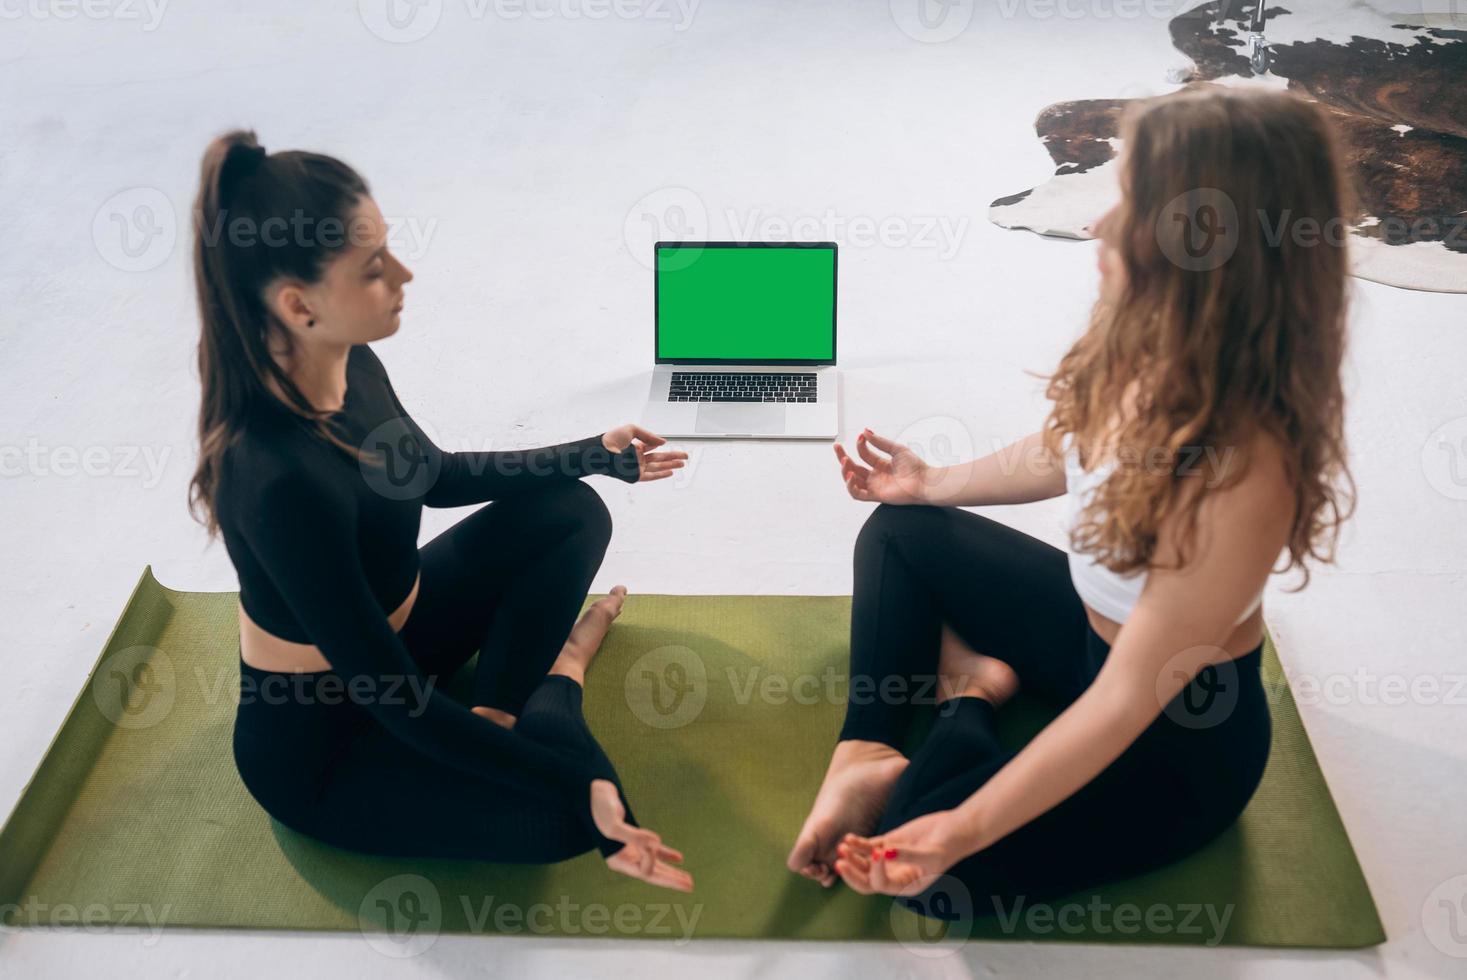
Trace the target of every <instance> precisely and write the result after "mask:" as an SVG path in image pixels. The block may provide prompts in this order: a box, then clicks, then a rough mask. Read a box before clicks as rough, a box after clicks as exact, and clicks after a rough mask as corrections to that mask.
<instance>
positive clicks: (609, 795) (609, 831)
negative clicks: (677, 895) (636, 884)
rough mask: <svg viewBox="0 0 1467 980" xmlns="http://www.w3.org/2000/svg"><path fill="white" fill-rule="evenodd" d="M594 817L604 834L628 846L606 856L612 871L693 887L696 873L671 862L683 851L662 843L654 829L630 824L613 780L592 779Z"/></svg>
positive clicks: (655, 882) (672, 885) (687, 888)
mask: <svg viewBox="0 0 1467 980" xmlns="http://www.w3.org/2000/svg"><path fill="white" fill-rule="evenodd" d="M591 816H592V818H594V819H595V821H596V829H597V830H599V831H601V834H602V836H604V837H609V838H611V839H612V840H619V841H621V842H622V843H623V844H625V845H626V846H625V847H623V848H622V849H621V850H619V851H617V852H616V853H615V854H613V855H611V856H610V857H609V858H607V859H606V866H607V867H608V868H610V869H611V870H612V871H616V872H619V873H621V874H624V875H627V876H628V877H631V878H638V879H640V880H642V881H645V882H647V883H648V884H652V885H661V886H662V887H664V888H672V889H675V890H676V891H680V892H690V891H692V890H693V876H692V875H690V874H688V873H687V872H686V871H684V870H683V869H682V868H674V867H673V866H672V865H671V864H669V863H668V862H669V861H675V862H677V863H678V864H681V863H682V860H683V855H682V852H681V851H678V850H676V849H674V848H671V847H668V846H667V845H666V844H664V843H662V838H661V837H660V836H659V835H658V834H657V833H655V832H654V831H651V830H648V829H647V828H645V827H634V826H632V825H631V824H629V823H627V810H626V807H625V806H623V805H622V802H621V795H620V794H619V793H617V791H616V784H615V783H613V782H612V781H611V780H609V779H593V780H591Z"/></svg>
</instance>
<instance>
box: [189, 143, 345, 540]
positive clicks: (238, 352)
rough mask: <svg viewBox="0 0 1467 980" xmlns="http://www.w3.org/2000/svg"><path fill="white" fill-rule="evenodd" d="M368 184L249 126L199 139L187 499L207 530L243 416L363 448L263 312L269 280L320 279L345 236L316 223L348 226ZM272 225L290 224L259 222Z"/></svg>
mask: <svg viewBox="0 0 1467 980" xmlns="http://www.w3.org/2000/svg"><path fill="white" fill-rule="evenodd" d="M370 193H371V192H370V190H369V189H368V187H367V182H366V181H365V180H364V179H363V178H362V177H361V176H360V175H359V174H357V172H356V171H354V170H353V169H352V168H351V167H349V166H347V165H346V164H345V163H342V162H341V161H340V160H337V159H335V158H333V157H329V156H323V155H321V154H316V153H306V152H303V151H300V150H286V151H282V152H279V153H266V152H265V149H264V148H263V147H262V146H260V144H259V142H258V141H257V140H256V139H255V134H254V132H253V131H252V130H246V129H239V130H234V131H232V132H228V133H225V134H224V135H222V136H219V137H217V138H216V139H215V140H214V141H213V142H211V143H210V144H209V147H208V149H207V150H205V151H204V160H203V166H202V168H201V170H200V174H199V192H198V197H197V198H196V199H195V202H194V208H193V223H194V245H193V259H194V286H195V289H196V292H197V294H198V303H199V319H200V323H201V327H202V330H201V333H200V335H199V348H198V350H199V381H200V384H201V386H202V388H203V400H202V405H201V407H200V411H199V463H198V467H197V469H195V471H194V476H193V479H192V480H191V481H190V482H189V499H188V504H189V511H190V513H191V514H193V516H194V518H195V519H196V520H200V522H201V523H203V524H204V525H205V527H206V528H207V529H208V532H209V536H210V537H211V538H212V537H214V536H215V535H216V534H218V532H219V521H218V517H217V515H216V513H215V508H214V495H215V492H216V491H217V489H218V484H219V470H220V465H221V462H222V458H223V455H224V452H225V450H226V449H228V448H229V446H231V445H233V444H234V443H235V442H237V441H238V439H239V435H240V432H241V430H242V429H243V427H244V423H245V420H247V419H248V418H250V417H251V416H253V415H255V414H257V413H261V412H282V411H283V412H286V413H289V414H292V415H295V416H296V417H297V418H298V419H299V420H301V421H302V422H303V423H305V424H307V425H309V426H310V428H311V430H312V431H313V432H314V433H315V434H316V435H319V436H320V437H321V438H322V439H325V440H326V441H327V442H329V443H331V444H333V445H335V446H338V447H340V448H341V449H342V450H343V451H345V452H347V453H349V454H350V455H352V456H355V457H356V458H358V459H362V458H363V454H362V453H361V452H359V451H358V450H357V449H356V448H355V447H353V446H351V445H349V444H347V443H346V442H343V441H342V440H341V439H340V438H339V437H338V436H337V435H336V434H335V433H334V432H332V430H331V427H330V425H329V422H328V416H329V415H330V414H331V413H329V412H322V411H318V410H317V409H316V408H315V407H314V406H313V405H312V404H311V403H310V401H309V400H308V399H307V398H306V397H305V396H304V395H303V394H301V391H300V389H299V388H297V387H296V385H295V382H293V381H292V380H291V379H290V377H289V376H288V375H287V374H286V373H285V372H284V371H282V370H281V368H280V365H279V364H277V363H276V362H275V359H274V358H273V357H272V356H271V355H270V343H269V341H270V340H271V339H272V338H273V339H276V340H278V341H279V342H280V343H281V344H283V345H284V346H285V348H286V349H287V350H289V349H290V346H291V335H290V333H289V331H287V330H286V329H285V327H284V326H283V325H281V324H280V323H278V322H277V321H276V320H275V318H274V317H273V315H272V314H271V313H270V310H269V308H268V307H267V305H266V303H265V290H266V287H267V286H269V285H271V284H272V283H274V282H276V281H277V280H279V279H291V280H295V281H298V282H302V283H306V284H310V283H316V282H319V281H320V280H321V277H322V275H323V274H324V271H325V267H326V264H327V262H328V260H329V259H330V258H331V257H332V255H333V254H334V253H336V252H338V251H340V250H341V248H342V247H343V246H344V245H345V244H346V236H345V235H344V234H342V235H337V236H334V237H333V236H329V235H327V234H325V233H324V232H321V233H319V234H318V233H317V232H318V230H320V229H321V228H322V223H323V222H327V221H330V222H332V223H337V222H339V224H337V225H336V227H338V228H342V229H345V228H346V227H347V225H348V222H349V221H350V218H351V212H352V211H353V209H354V208H355V207H356V205H357V203H358V202H359V201H360V200H361V199H362V198H364V197H366V196H368V195H369V194H370ZM328 227H329V226H328ZM269 228H279V229H290V230H291V231H290V233H288V234H285V235H278V236H273V237H272V236H269V235H266V234H263V233H262V230H263V229H269ZM302 229H304V230H305V233H304V234H302V233H301V230H302ZM270 382H273V383H274V388H273V389H272V387H271V385H270ZM277 391H279V392H283V393H284V397H283V398H282V397H281V396H280V395H279V394H277V393H276V392H277ZM200 509H202V510H203V513H204V516H203V518H200V517H199V511H200Z"/></svg>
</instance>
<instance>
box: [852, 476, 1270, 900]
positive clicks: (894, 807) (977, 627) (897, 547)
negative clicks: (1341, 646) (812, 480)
mask: <svg viewBox="0 0 1467 980" xmlns="http://www.w3.org/2000/svg"><path fill="white" fill-rule="evenodd" d="M944 622H946V623H947V624H948V626H949V627H950V628H951V629H952V631H953V632H954V633H955V634H957V636H958V637H959V638H961V639H962V640H963V641H964V643H966V644H967V645H968V646H969V647H971V648H972V649H974V650H976V651H978V652H979V653H983V654H986V655H988V656H991V657H996V658H997V659H999V660H1002V661H1004V662H1005V663H1007V664H1008V665H1009V666H1011V667H1012V668H1013V669H1014V671H1015V672H1016V673H1017V674H1018V676H1019V680H1020V689H1021V691H1023V692H1025V693H1027V694H1029V695H1032V696H1034V697H1036V698H1038V699H1041V700H1042V701H1043V702H1045V703H1046V704H1048V705H1049V706H1050V707H1052V708H1054V709H1061V708H1063V707H1065V706H1066V705H1068V704H1070V703H1071V702H1073V701H1074V700H1075V698H1076V697H1078V696H1079V695H1080V694H1081V693H1082V692H1083V691H1084V690H1085V689H1086V687H1088V686H1089V684H1090V683H1091V681H1093V680H1094V679H1095V675H1096V673H1097V672H1098V671H1099V670H1100V666H1101V664H1102V663H1103V662H1104V660H1105V657H1106V655H1107V654H1108V653H1109V652H1110V647H1109V645H1108V644H1107V643H1106V642H1105V641H1104V640H1103V639H1101V638H1100V636H1099V635H1098V634H1096V632H1095V630H1094V629H1092V628H1091V626H1090V623H1089V620H1088V619H1087V618H1086V616H1085V608H1084V604H1083V603H1082V602H1081V600H1080V597H1079V596H1078V595H1077V594H1076V593H1075V589H1074V586H1073V584H1072V583H1071V580H1070V575H1069V564H1068V559H1067V556H1066V554H1065V552H1064V551H1061V550H1060V549H1058V548H1055V547H1053V546H1051V545H1049V544H1046V543H1044V542H1043V541H1039V540H1038V539H1036V538H1032V537H1030V536H1029V535H1026V534H1023V533H1022V532H1019V531H1016V530H1014V529H1013V528H1010V527H1008V526H1006V525H1004V524H1000V523H998V522H997V521H994V520H991V519H989V518H987V517H983V516H981V515H978V514H973V513H970V512H968V511H963V510H957V509H955V508H937V507H922V506H913V507H906V506H903V507H896V506H891V505H887V504H883V505H882V506H880V507H878V508H876V510H875V511H874V512H873V513H872V515H871V517H870V519H869V520H868V521H867V522H866V525H865V527H864V528H862V530H861V533H860V536H859V537H858V538H857V541H856V552H855V594H854V597H853V600H852V606H851V696H850V698H849V703H848V706H847V711H846V718H845V724H844V726H843V728H842V730H841V733H840V738H841V739H865V740H870V741H877V742H884V743H886V744H888V745H891V746H894V747H896V748H898V749H901V748H902V747H903V743H904V739H905V738H906V737H907V733H908V726H909V724H910V723H911V722H912V721H913V719H914V712H915V711H916V710H917V707H918V705H917V703H914V702H923V701H924V698H923V696H922V693H921V692H923V691H924V690H927V691H931V692H932V695H935V694H936V691H935V689H934V685H933V684H932V678H934V677H935V675H936V671H937V661H938V644H939V640H940V636H941V629H942V624H943V623H944ZM1262 652H1263V644H1262V642H1260V643H1259V645H1258V646H1257V647H1255V648H1254V649H1253V650H1251V651H1249V652H1248V653H1246V654H1244V655H1243V656H1241V657H1239V658H1237V659H1236V660H1233V661H1229V662H1226V663H1223V664H1219V665H1214V666H1210V667H1207V668H1205V669H1203V670H1202V671H1201V672H1200V673H1199V674H1198V675H1197V677H1196V678H1195V679H1194V680H1193V681H1192V682H1191V683H1190V684H1189V685H1188V686H1187V687H1186V688H1185V689H1183V691H1182V692H1181V693H1180V694H1178V695H1177V696H1176V698H1175V699H1173V700H1172V701H1171V702H1170V703H1168V704H1167V705H1166V706H1165V707H1164V709H1163V710H1162V713H1161V714H1160V715H1159V716H1158V717H1157V719H1156V721H1155V722H1154V723H1153V724H1152V725H1151V726H1150V727H1149V728H1147V729H1146V731H1145V732H1143V733H1142V735H1141V736H1140V737H1139V738H1138V739H1137V740H1136V741H1135V742H1134V743H1132V745H1131V746H1130V747H1129V748H1128V749H1126V751H1125V752H1124V753H1122V755H1121V756H1120V757H1119V758H1118V759H1116V761H1115V762H1113V763H1112V764H1111V765H1110V766H1109V767H1108V768H1106V769H1105V770H1104V771H1102V772H1101V773H1100V775H1098V776H1097V777H1096V778H1095V779H1093V780H1092V781H1091V782H1090V783H1088V784H1087V785H1085V786H1084V787H1082V788H1081V789H1080V790H1079V791H1077V792H1076V793H1075V794H1073V795H1072V796H1070V797H1069V798H1068V799H1066V800H1064V801H1062V802H1061V803H1059V804H1058V805H1057V806H1055V807H1054V808H1052V809H1050V810H1049V811H1048V812H1046V813H1044V814H1041V815H1040V816H1039V817H1037V818H1035V819H1034V820H1031V821H1030V822H1029V823H1027V824H1025V825H1024V826H1022V827H1020V828H1018V829H1017V830H1015V831H1013V832H1012V833H1010V834H1008V835H1007V836H1006V837H1004V838H1002V839H1000V840H999V841H997V842H996V843H994V844H993V845H992V846H990V847H988V848H985V849H984V850H982V851H979V852H978V853H976V854H972V855H970V856H968V857H967V858H964V859H963V860H962V861H959V862H958V863H957V864H955V865H954V866H953V867H952V868H951V869H949V871H948V875H947V876H945V878H942V879H939V880H938V881H937V882H936V883H935V884H934V885H933V886H932V887H931V888H929V889H928V891H927V892H926V893H924V894H923V895H919V896H915V898H914V899H913V900H905V899H903V900H902V901H903V902H904V904H906V905H907V906H908V907H909V908H911V909H913V910H914V911H917V912H920V913H923V914H926V915H931V916H938V917H942V918H948V919H951V918H954V917H962V916H964V915H965V910H966V913H970V914H971V915H972V916H984V915H990V914H994V913H996V912H998V911H999V910H1000V909H1003V910H1011V909H1012V908H1013V906H1014V903H1015V902H1016V900H1017V899H1018V898H1019V897H1020V896H1022V897H1023V899H1024V900H1025V901H1026V902H1035V901H1045V900H1047V899H1050V898H1054V897H1058V896H1060V895H1064V894H1067V893H1070V892H1073V891H1076V890H1079V889H1083V888H1090V887H1093V886H1096V885H1100V884H1103V883H1107V882H1111V881H1115V880H1119V879H1122V878H1128V877H1131V876H1133V875H1137V874H1140V873H1142V872H1145V871H1148V870H1151V869H1154V868H1157V867H1160V866H1162V865H1165V864H1169V863H1171V862H1173V861H1175V860H1177V859H1178V858H1180V857H1182V856H1184V855H1186V854H1188V853H1191V852H1193V851H1195V850H1197V849H1198V848H1199V847H1201V846H1202V845H1203V844H1205V843H1206V842H1207V841H1209V840H1211V839H1212V838H1214V837H1215V836H1216V835H1217V834H1219V833H1221V832H1222V831H1223V830H1224V829H1225V828H1227V827H1228V826H1229V825H1230V824H1232V823H1233V821H1234V820H1235V819H1236V818H1237V816H1238V814H1239V813H1241V812H1242V810H1243V807H1244V806H1245V805H1246V804H1247V802H1248V800H1249V798H1250V797H1251V796H1252V795H1253V791H1254V790H1255V789H1256V788H1257V786H1258V782H1259V780H1260V779H1261V778H1262V775H1263V769H1264V765H1265V763H1266V762H1267V759H1268V751H1269V743H1270V739H1271V734H1272V729H1271V724H1270V718H1269V712H1268V704H1267V700H1266V696H1265V692H1264V690H1263V685H1262V683H1261V681H1260V678H1259V660H1260V658H1261V656H1262ZM858 682H860V683H859V686H858ZM883 683H885V684H886V688H885V690H886V692H887V694H886V695H883V694H882V684H883ZM902 692H905V694H903V693H902ZM934 700H935V696H927V697H926V698H925V702H926V703H929V704H930V703H932V702H933V701H934ZM929 710H931V712H932V715H931V722H932V727H931V729H930V730H929V731H928V733H927V736H926V739H925V740H924V741H923V742H922V744H921V746H920V748H919V749H918V750H917V751H916V752H915V753H914V754H913V756H912V759H911V762H910V764H909V765H908V766H907V769H906V770H905V771H904V772H903V773H902V776H901V778H900V779H899V780H898V782H897V785H896V787H895V788H894V789H893V791H892V795H891V798H890V799H889V800H888V803H887V807H886V810H885V812H884V814H883V815H882V818H881V821H880V823H879V826H878V832H885V831H887V830H890V829H892V828H893V827H898V826H900V825H902V824H904V823H906V822H908V821H910V820H912V819H914V818H916V817H918V816H921V815H923V814H926V813H932V812H935V811H939V810H949V809H953V808H955V807H957V806H959V805H961V804H962V802H963V801H964V800H966V799H967V798H968V797H969V796H971V795H972V794H973V793H974V792H975V791H976V790H977V789H978V788H979V787H980V786H982V785H983V784H984V783H985V782H987V781H988V780H989V779H990V778H991V777H992V776H993V774H994V773H996V772H997V771H998V770H999V769H1000V768H1002V767H1003V766H1004V764H1005V763H1007V762H1008V760H1009V759H1011V758H1013V756H1014V755H1015V753H1014V752H1012V751H1008V750H1006V749H1005V748H1004V747H1003V746H1002V745H1001V744H1000V742H999V738H998V734H997V730H996V728H995V725H994V721H995V718H994V713H995V709H994V708H993V706H992V705H991V704H990V703H989V702H987V701H985V700H982V699H981V698H977V697H971V696H964V697H958V698H952V699H950V700H948V701H947V702H945V703H944V704H942V705H940V706H937V707H935V708H933V709H929ZM1000 710H1001V709H1000ZM954 879H956V882H957V883H959V884H954Z"/></svg>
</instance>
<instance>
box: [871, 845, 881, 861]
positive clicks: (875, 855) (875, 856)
mask: <svg viewBox="0 0 1467 980" xmlns="http://www.w3.org/2000/svg"><path fill="white" fill-rule="evenodd" d="M871 860H873V861H880V860H881V851H880V850H878V849H877V848H874V847H873V848H871Z"/></svg>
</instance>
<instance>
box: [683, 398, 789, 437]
mask: <svg viewBox="0 0 1467 980" xmlns="http://www.w3.org/2000/svg"><path fill="white" fill-rule="evenodd" d="M693 431H695V432H710V433H712V432H725V433H737V434H754V433H771V434H778V433H781V432H783V431H784V406H783V405H781V404H779V403H777V402H760V403H759V404H757V405H754V404H750V403H748V402H705V403H703V404H702V405H699V406H698V421H697V424H696V426H695V427H694V430H693Z"/></svg>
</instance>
